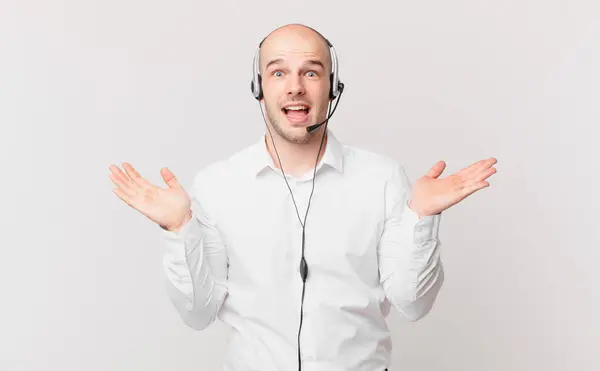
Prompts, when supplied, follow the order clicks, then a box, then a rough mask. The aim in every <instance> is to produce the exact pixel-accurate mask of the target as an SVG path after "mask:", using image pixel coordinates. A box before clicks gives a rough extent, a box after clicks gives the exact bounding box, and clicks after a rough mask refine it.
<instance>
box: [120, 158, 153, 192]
mask: <svg viewBox="0 0 600 371" xmlns="http://www.w3.org/2000/svg"><path fill="white" fill-rule="evenodd" d="M123 169H125V172H126V173H127V175H128V176H129V178H130V179H131V180H132V181H133V182H134V183H135V184H137V185H138V186H140V187H142V188H149V187H152V184H150V182H148V181H147V180H146V179H144V178H142V176H141V175H140V174H139V173H138V172H137V171H136V170H135V169H134V168H133V166H131V165H130V164H129V163H127V162H124V163H123Z"/></svg>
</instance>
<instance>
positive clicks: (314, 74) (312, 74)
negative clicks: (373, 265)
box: [307, 71, 317, 77]
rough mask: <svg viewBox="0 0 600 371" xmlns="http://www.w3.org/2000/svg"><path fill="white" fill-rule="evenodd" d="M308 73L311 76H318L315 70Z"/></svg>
mask: <svg viewBox="0 0 600 371" xmlns="http://www.w3.org/2000/svg"><path fill="white" fill-rule="evenodd" d="M307 74H308V75H309V76H310V77H314V76H317V74H316V73H315V72H314V71H309V72H308V73H307Z"/></svg>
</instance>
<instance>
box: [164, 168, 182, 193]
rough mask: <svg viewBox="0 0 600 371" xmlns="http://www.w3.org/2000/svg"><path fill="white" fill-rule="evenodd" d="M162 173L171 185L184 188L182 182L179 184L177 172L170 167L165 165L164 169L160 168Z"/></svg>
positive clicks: (166, 181)
mask: <svg viewBox="0 0 600 371" xmlns="http://www.w3.org/2000/svg"><path fill="white" fill-rule="evenodd" d="M160 175H161V176H162V178H163V180H164V181H165V183H167V185H168V186H169V187H171V188H177V189H182V188H183V187H182V186H181V184H179V182H178V181H177V177H175V174H173V172H172V171H171V170H169V169H168V168H166V167H163V168H162V169H160Z"/></svg>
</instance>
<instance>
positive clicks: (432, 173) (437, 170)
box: [425, 161, 446, 179]
mask: <svg viewBox="0 0 600 371" xmlns="http://www.w3.org/2000/svg"><path fill="white" fill-rule="evenodd" d="M445 168H446V163H445V162H444V161H438V162H436V164H435V165H433V167H432V168H431V169H429V171H428V172H427V174H425V176H428V177H431V178H434V179H435V178H438V177H439V176H440V175H442V173H443V172H444V169H445Z"/></svg>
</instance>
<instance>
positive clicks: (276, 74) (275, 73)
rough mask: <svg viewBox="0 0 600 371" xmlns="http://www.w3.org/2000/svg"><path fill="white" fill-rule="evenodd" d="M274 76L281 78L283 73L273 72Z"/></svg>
mask: <svg viewBox="0 0 600 371" xmlns="http://www.w3.org/2000/svg"><path fill="white" fill-rule="evenodd" d="M273 75H274V76H277V77H280V76H281V75H283V73H282V72H281V71H275V72H273Z"/></svg>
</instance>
